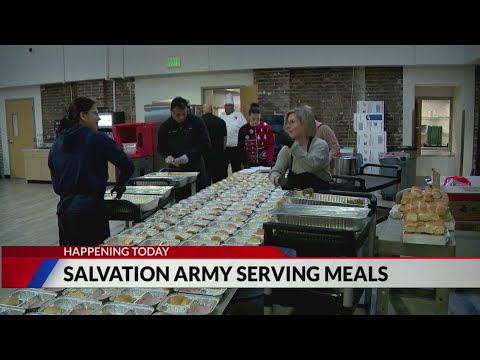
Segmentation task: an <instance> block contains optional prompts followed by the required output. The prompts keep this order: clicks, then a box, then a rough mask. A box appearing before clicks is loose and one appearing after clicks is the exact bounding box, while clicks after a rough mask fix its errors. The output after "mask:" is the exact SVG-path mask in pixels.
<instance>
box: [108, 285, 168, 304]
mask: <svg viewBox="0 0 480 360" xmlns="http://www.w3.org/2000/svg"><path fill="white" fill-rule="evenodd" d="M169 292H170V291H169V290H165V289H162V288H157V289H142V288H128V289H121V290H120V291H118V292H117V293H116V294H115V295H114V296H112V297H110V301H113V302H121V303H127V304H137V305H148V306H155V305H157V304H159V303H161V302H162V301H163V300H164V299H165V298H166V297H167V295H168V294H169Z"/></svg>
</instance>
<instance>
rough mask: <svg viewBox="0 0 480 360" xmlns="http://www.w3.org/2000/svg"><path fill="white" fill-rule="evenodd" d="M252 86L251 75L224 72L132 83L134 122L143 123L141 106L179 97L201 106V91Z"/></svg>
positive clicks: (247, 72) (137, 79)
mask: <svg viewBox="0 0 480 360" xmlns="http://www.w3.org/2000/svg"><path fill="white" fill-rule="evenodd" d="M252 84H253V71H251V70H249V71H228V72H226V71H225V72H217V73H209V74H185V75H180V74H179V75H165V76H155V77H148V78H136V79H135V103H136V116H137V122H143V121H144V119H145V114H144V110H143V107H144V105H147V104H151V103H152V101H160V100H167V99H170V100H171V99H173V98H174V97H177V96H181V97H183V98H185V99H187V100H189V101H190V103H191V104H201V103H202V87H214V86H224V87H231V86H243V85H252Z"/></svg>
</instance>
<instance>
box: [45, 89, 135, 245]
mask: <svg viewBox="0 0 480 360" xmlns="http://www.w3.org/2000/svg"><path fill="white" fill-rule="evenodd" d="M67 120H68V121H67ZM99 120H100V118H99V117H98V109H97V106H96V105H95V101H93V100H91V99H88V98H86V97H79V98H76V99H75V100H74V101H73V102H72V104H71V105H70V107H69V109H68V118H67V119H64V120H63V124H62V125H63V126H62V127H61V129H59V133H58V137H57V139H56V140H55V142H54V143H53V145H52V148H51V149H50V152H49V154H48V167H49V169H50V175H51V178H52V186H53V190H54V191H55V193H56V194H58V195H59V196H60V201H59V203H58V205H57V216H58V232H59V238H60V245H61V246H93V245H100V244H101V243H102V242H103V241H104V240H105V239H106V238H108V237H109V236H110V227H109V223H108V217H107V212H106V207H105V203H104V196H105V192H106V189H107V180H108V163H109V162H111V163H112V164H113V165H115V167H116V168H117V169H118V171H119V173H118V179H117V185H116V186H115V187H114V190H115V191H116V193H117V198H120V197H121V196H122V194H123V193H124V192H125V185H126V184H127V181H128V180H129V179H130V177H131V176H132V174H133V172H134V170H135V166H134V164H133V162H132V160H131V159H130V158H129V157H128V156H127V154H125V152H124V151H122V150H120V148H119V147H118V146H117V144H116V143H115V141H114V140H113V139H111V138H109V137H108V136H107V135H106V134H105V133H103V132H100V131H97V122H98V121H99Z"/></svg>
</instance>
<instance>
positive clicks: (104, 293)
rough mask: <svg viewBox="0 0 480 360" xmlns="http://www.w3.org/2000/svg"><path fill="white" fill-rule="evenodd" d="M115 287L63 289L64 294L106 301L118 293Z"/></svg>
mask: <svg viewBox="0 0 480 360" xmlns="http://www.w3.org/2000/svg"><path fill="white" fill-rule="evenodd" d="M117 292H118V289H115V288H71V289H65V290H64V291H63V295H64V296H71V297H75V298H80V299H81V298H84V299H89V300H97V301H104V300H107V299H108V298H109V297H111V296H113V294H115V293H117Z"/></svg>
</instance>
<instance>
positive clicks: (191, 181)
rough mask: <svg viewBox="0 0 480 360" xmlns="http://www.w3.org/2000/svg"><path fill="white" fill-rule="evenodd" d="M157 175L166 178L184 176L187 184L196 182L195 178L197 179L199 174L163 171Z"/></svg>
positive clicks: (194, 172)
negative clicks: (186, 178)
mask: <svg viewBox="0 0 480 360" xmlns="http://www.w3.org/2000/svg"><path fill="white" fill-rule="evenodd" d="M158 174H159V175H164V176H165V175H166V176H174V177H177V176H179V177H184V176H187V177H188V183H189V184H190V183H193V182H195V181H197V177H198V174H200V173H199V172H196V171H190V172H188V171H185V172H182V171H178V172H176V171H164V172H158Z"/></svg>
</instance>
